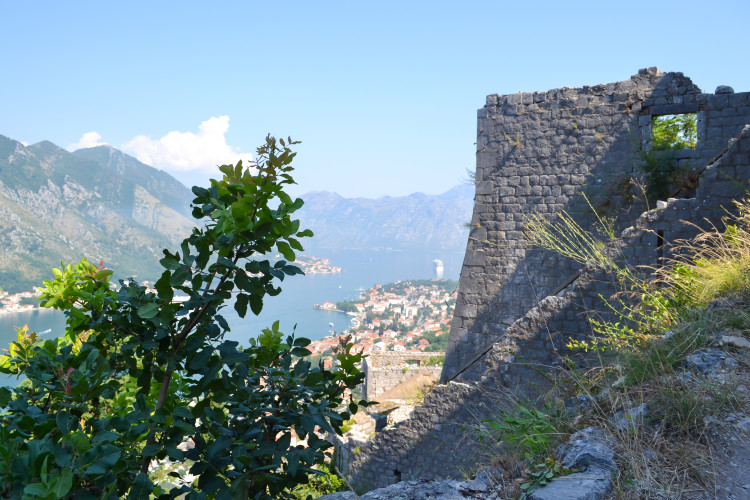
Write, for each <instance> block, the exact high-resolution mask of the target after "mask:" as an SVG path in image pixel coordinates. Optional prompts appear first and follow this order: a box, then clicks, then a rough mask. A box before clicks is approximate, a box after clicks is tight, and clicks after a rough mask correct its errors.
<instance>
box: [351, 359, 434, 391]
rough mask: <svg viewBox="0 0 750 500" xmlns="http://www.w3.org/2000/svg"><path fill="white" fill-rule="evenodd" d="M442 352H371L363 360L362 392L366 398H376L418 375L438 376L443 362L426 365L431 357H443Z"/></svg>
mask: <svg viewBox="0 0 750 500" xmlns="http://www.w3.org/2000/svg"><path fill="white" fill-rule="evenodd" d="M443 355H444V353H442V352H383V353H378V354H370V355H369V356H368V357H366V358H365V359H364V361H363V362H362V368H363V371H364V372H365V382H364V387H363V391H362V394H363V396H364V398H365V399H368V400H376V399H377V398H378V396H380V395H381V394H383V393H384V392H386V391H387V390H389V389H391V388H393V387H396V386H397V385H399V384H400V383H402V382H406V381H407V380H409V379H410V378H412V377H415V376H417V375H427V376H431V377H436V378H437V376H439V375H440V372H441V371H442V363H441V364H438V365H436V366H435V365H433V366H424V364H425V363H426V362H427V361H428V360H429V359H430V358H436V357H442V356H443Z"/></svg>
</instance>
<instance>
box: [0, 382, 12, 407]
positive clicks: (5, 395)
mask: <svg viewBox="0 0 750 500" xmlns="http://www.w3.org/2000/svg"><path fill="white" fill-rule="evenodd" d="M11 397H12V393H11V392H10V390H8V388H7V387H0V408H3V407H4V406H5V405H7V404H8V403H9V402H10V400H11Z"/></svg>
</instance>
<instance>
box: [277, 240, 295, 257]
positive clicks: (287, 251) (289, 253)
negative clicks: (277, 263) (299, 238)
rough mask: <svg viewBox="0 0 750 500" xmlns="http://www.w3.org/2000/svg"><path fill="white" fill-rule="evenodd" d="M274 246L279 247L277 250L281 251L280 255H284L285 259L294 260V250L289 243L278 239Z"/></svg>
mask: <svg viewBox="0 0 750 500" xmlns="http://www.w3.org/2000/svg"><path fill="white" fill-rule="evenodd" d="M276 248H278V249H279V252H281V255H283V256H284V258H285V259H286V260H294V259H295V255H294V251H293V250H292V249H291V247H290V246H289V243H287V242H286V241H282V240H279V241H277V242H276Z"/></svg>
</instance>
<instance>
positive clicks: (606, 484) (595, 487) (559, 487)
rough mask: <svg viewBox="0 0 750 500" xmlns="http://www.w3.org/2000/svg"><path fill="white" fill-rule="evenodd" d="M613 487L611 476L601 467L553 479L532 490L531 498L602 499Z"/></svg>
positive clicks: (531, 499) (534, 499) (558, 499)
mask: <svg viewBox="0 0 750 500" xmlns="http://www.w3.org/2000/svg"><path fill="white" fill-rule="evenodd" d="M611 489H612V485H611V483H610V481H609V476H608V475H607V474H604V473H603V471H602V470H601V469H596V470H595V471H593V472H578V473H576V474H571V475H569V476H564V477H559V478H557V479H553V480H552V481H551V482H550V483H549V484H548V485H546V486H544V487H543V488H539V489H538V490H536V491H534V492H532V493H531V494H530V495H529V496H528V498H529V500H600V499H602V498H605V497H606V495H607V494H608V493H609V492H610V490H611Z"/></svg>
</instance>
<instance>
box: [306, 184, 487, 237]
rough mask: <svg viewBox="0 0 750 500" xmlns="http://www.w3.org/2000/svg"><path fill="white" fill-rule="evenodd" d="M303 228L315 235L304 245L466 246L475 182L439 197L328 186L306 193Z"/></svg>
mask: <svg viewBox="0 0 750 500" xmlns="http://www.w3.org/2000/svg"><path fill="white" fill-rule="evenodd" d="M302 199H303V200H305V205H304V206H303V207H302V209H301V210H300V211H299V218H300V221H301V222H302V227H306V228H307V227H309V228H310V229H312V230H313V232H314V233H315V237H314V238H312V239H311V240H309V241H307V243H306V247H305V248H308V247H309V248H310V249H311V250H317V249H323V250H325V249H388V248H390V249H395V250H438V249H439V250H448V251H464V250H465V249H466V240H467V238H468V234H469V231H468V229H467V228H465V227H464V224H466V223H467V222H470V221H471V212H472V208H473V206H474V188H473V186H464V185H461V186H456V187H454V188H453V189H451V190H449V191H447V192H445V193H443V194H441V195H437V196H431V195H427V194H424V193H414V194H411V195H409V196H400V197H390V196H385V197H383V198H378V199H368V198H343V197H341V196H339V195H338V194H335V193H330V192H327V191H315V192H311V193H307V194H305V195H303V196H302Z"/></svg>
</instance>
